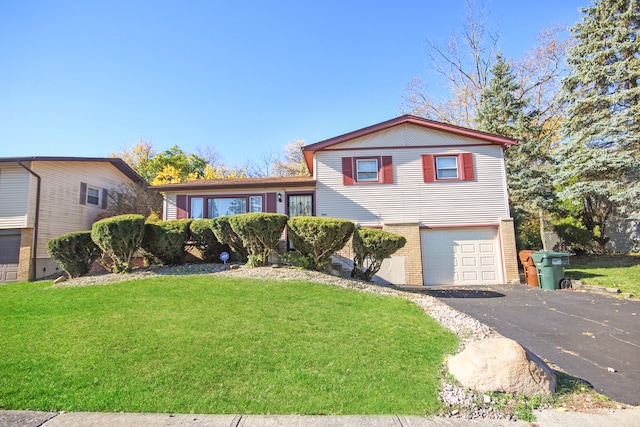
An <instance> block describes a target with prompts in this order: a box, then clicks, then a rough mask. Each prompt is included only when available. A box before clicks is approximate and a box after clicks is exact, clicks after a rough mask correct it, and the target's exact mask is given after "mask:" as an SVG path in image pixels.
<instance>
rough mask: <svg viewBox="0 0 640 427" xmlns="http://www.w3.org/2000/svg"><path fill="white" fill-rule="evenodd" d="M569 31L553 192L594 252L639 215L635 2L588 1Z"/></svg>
mask: <svg viewBox="0 0 640 427" xmlns="http://www.w3.org/2000/svg"><path fill="white" fill-rule="evenodd" d="M581 11H582V13H583V17H582V20H581V22H579V23H578V24H576V25H575V26H574V27H573V28H572V33H573V36H574V38H575V41H576V43H575V45H574V46H573V47H572V48H571V49H570V50H569V54H568V57H567V61H568V64H569V67H570V72H569V75H568V76H567V78H566V79H565V80H564V82H563V97H564V100H565V101H566V102H567V119H566V126H565V130H566V136H567V138H566V143H565V144H563V146H562V147H561V149H560V150H558V158H559V159H560V164H559V166H560V168H559V172H558V175H557V179H556V182H557V183H558V184H559V186H560V188H562V191H561V192H560V193H559V195H560V196H561V197H563V198H565V199H571V200H573V201H575V203H576V204H578V206H579V207H581V208H582V209H581V210H582V223H583V225H584V226H585V227H586V228H587V229H588V230H589V231H590V232H591V233H592V236H593V239H594V242H595V243H596V244H597V247H598V249H599V251H600V252H603V251H604V250H605V246H606V244H607V241H608V240H609V239H608V237H607V225H608V224H609V222H610V220H611V219H612V218H614V217H616V216H618V215H624V216H632V215H635V216H637V215H638V212H639V210H638V209H639V206H638V204H639V203H638V202H639V200H638V199H639V197H638V194H639V190H640V185H639V184H638V178H639V177H640V155H639V154H640V105H639V104H638V101H639V100H640V87H639V83H640V40H639V39H638V35H639V31H640V27H639V24H640V0H595V2H594V3H593V4H592V5H591V6H590V7H588V8H586V9H582V10H581Z"/></svg>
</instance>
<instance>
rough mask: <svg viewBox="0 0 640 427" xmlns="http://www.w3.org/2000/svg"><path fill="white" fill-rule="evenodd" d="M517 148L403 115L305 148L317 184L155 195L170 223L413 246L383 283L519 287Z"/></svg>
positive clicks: (251, 182) (202, 188)
mask: <svg viewBox="0 0 640 427" xmlns="http://www.w3.org/2000/svg"><path fill="white" fill-rule="evenodd" d="M515 143H516V141H514V140H512V139H509V138H504V137H500V136H497V135H491V134H487V133H483V132H478V131H473V130H470V129H465V128H461V127H456V126H451V125H447V124H443V123H438V122H434V121H431V120H426V119H422V118H418V117H413V116H406V115H405V116H401V117H397V118H395V119H392V120H388V121H386V122H382V123H379V124H376V125H373V126H369V127H366V128H363V129H360V130H357V131H354V132H350V133H347V134H344V135H341V136H337V137H335V138H330V139H327V140H325V141H321V142H318V143H315V144H311V145H307V146H305V147H303V153H304V156H305V160H306V162H307V165H308V167H309V170H310V172H311V173H312V176H313V177H312V178H260V179H239V180H214V181H196V182H191V183H185V184H172V185H165V186H159V187H155V188H156V189H158V190H160V191H163V192H164V208H165V210H164V219H173V218H186V217H192V218H201V217H204V218H207V217H213V216H217V215H221V214H230V213H231V214H232V213H243V212H250V211H255V210H259V209H260V208H261V209H262V210H263V211H266V212H279V213H285V214H288V215H289V216H295V215H317V216H326V217H334V218H343V219H348V220H351V221H353V222H355V223H356V224H357V225H359V226H361V227H376V228H382V229H384V230H387V231H390V232H393V233H397V234H401V235H403V236H405V237H406V238H407V244H406V246H405V247H404V248H403V249H401V250H400V251H398V252H397V253H396V254H394V255H393V256H391V257H390V258H389V259H387V260H385V262H384V263H383V267H382V269H381V270H380V272H379V273H378V275H377V277H376V280H378V281H381V282H391V283H395V284H407V285H448V284H451V285H466V284H474V285H482V284H497V283H507V282H519V280H520V279H519V275H518V265H517V257H516V247H515V232H514V226H513V220H512V219H511V217H510V215H509V203H508V195H507V184H506V176H505V168H504V160H503V152H504V149H505V148H507V147H508V146H510V145H512V144H515ZM253 197H255V199H253ZM261 203H262V204H261ZM298 207H300V208H298ZM352 255H353V254H352V253H350V249H349V248H346V249H345V250H343V251H342V252H341V253H340V254H339V256H338V258H341V260H342V261H343V262H344V263H347V264H348V263H349V262H350V260H351V259H352V257H353V256H352Z"/></svg>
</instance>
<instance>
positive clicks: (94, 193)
mask: <svg viewBox="0 0 640 427" xmlns="http://www.w3.org/2000/svg"><path fill="white" fill-rule="evenodd" d="M87 204H88V205H96V206H100V190H98V189H96V188H91V187H88V188H87Z"/></svg>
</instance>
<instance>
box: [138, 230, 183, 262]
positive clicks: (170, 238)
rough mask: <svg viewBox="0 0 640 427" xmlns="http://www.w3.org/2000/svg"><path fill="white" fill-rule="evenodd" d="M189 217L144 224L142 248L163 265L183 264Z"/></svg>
mask: <svg viewBox="0 0 640 427" xmlns="http://www.w3.org/2000/svg"><path fill="white" fill-rule="evenodd" d="M190 224H191V220H190V219H186V220H185V219H175V220H171V221H161V222H155V223H150V222H147V223H146V224H145V225H144V238H143V239H142V245H141V246H142V249H144V250H145V251H146V252H147V253H148V254H150V255H151V256H152V257H153V258H155V259H157V260H158V261H159V262H160V263H162V264H165V265H180V264H184V257H185V255H186V252H185V250H184V249H185V245H186V243H187V240H188V238H189V225H190Z"/></svg>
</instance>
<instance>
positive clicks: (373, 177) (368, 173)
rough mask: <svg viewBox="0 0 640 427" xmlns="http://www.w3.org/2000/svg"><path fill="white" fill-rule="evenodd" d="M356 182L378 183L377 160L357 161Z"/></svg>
mask: <svg viewBox="0 0 640 427" xmlns="http://www.w3.org/2000/svg"><path fill="white" fill-rule="evenodd" d="M356 181H358V182H365V181H378V159H357V160H356Z"/></svg>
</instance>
